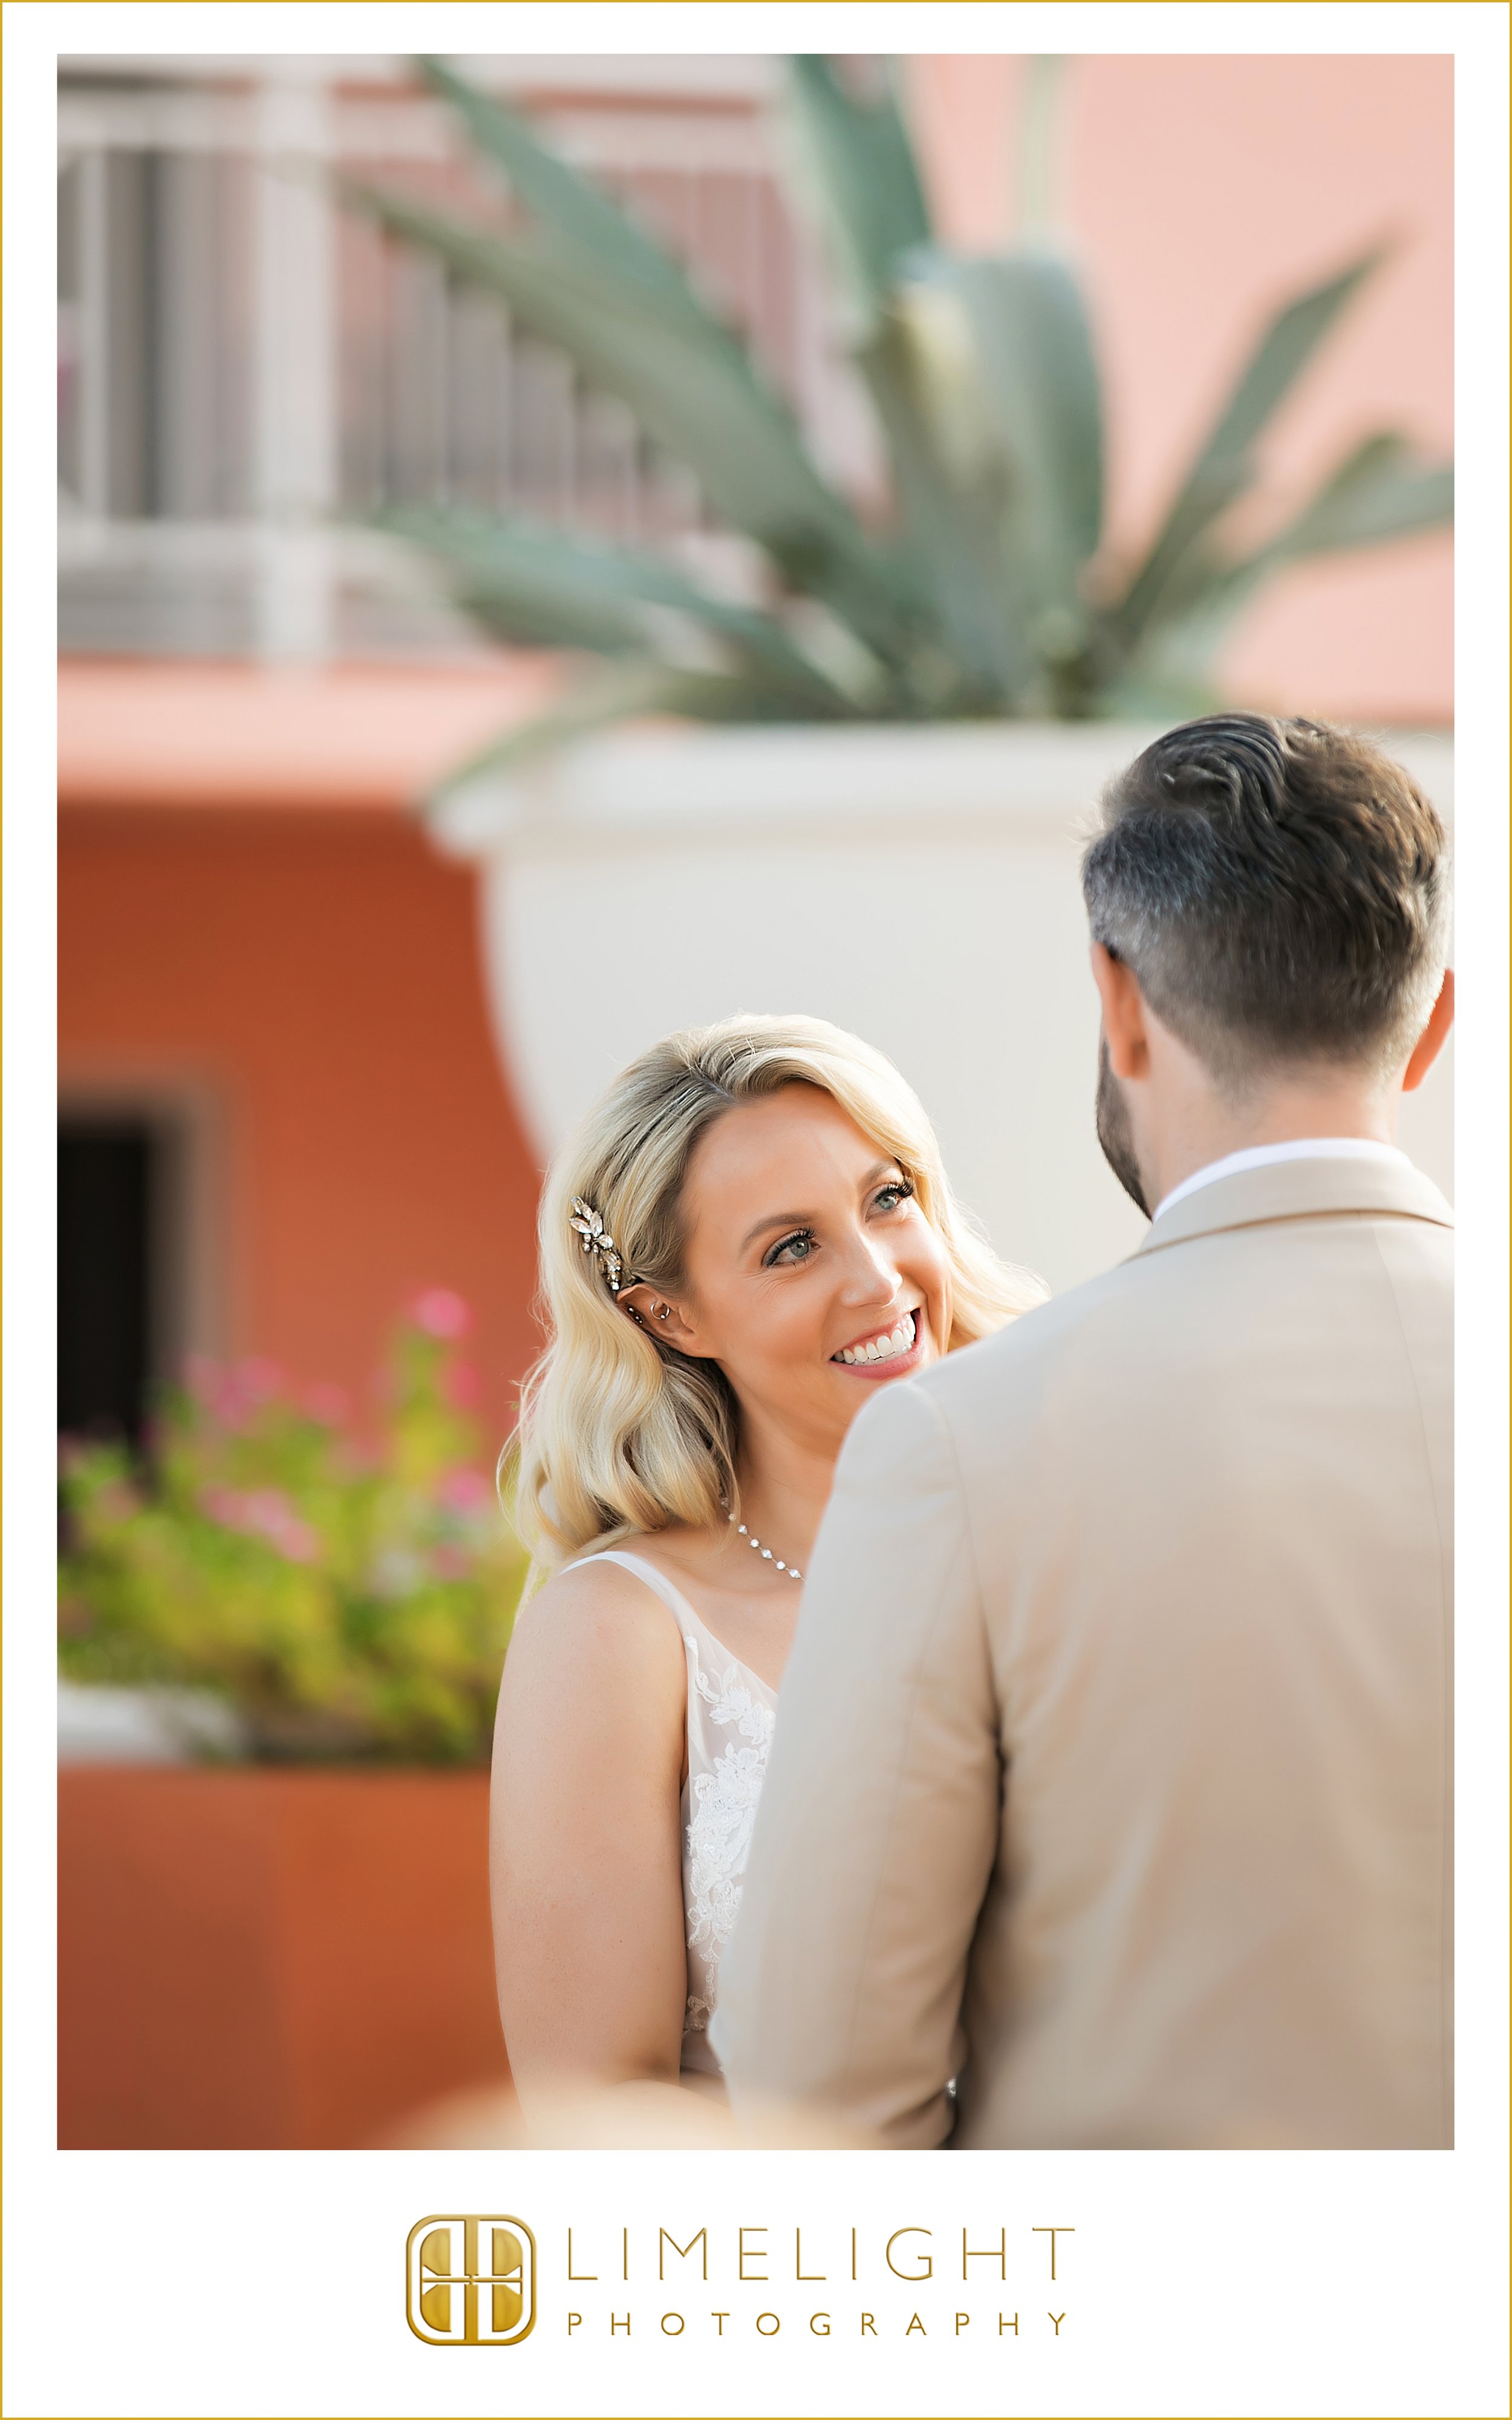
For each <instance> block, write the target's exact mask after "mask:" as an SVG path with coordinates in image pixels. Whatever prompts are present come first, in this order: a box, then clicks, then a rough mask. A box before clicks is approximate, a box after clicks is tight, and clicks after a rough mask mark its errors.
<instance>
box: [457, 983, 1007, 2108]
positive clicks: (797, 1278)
mask: <svg viewBox="0 0 1512 2420" xmlns="http://www.w3.org/2000/svg"><path fill="white" fill-rule="evenodd" d="M541 1266H542V1272H543V1279H544V1292H545V1299H546V1305H547V1309H548V1314H549V1320H550V1329H551V1341H550V1342H549V1344H548V1348H547V1351H546V1352H545V1354H544V1355H543V1357H542V1358H541V1360H540V1362H539V1363H538V1364H537V1366H536V1368H535V1370H534V1371H533V1373H532V1376H531V1378H530V1380H529V1382H528V1385H527V1388H526V1393H525V1402H524V1407H523V1412H522V1418H521V1423H520V1432H519V1439H518V1444H519V1473H518V1492H519V1511H520V1517H521V1519H522V1522H523V1524H524V1526H525V1528H526V1530H527V1534H528V1535H529V1536H530V1539H531V1542H532V1545H533V1548H534V1551H535V1556H536V1564H537V1574H538V1575H544V1576H545V1585H544V1586H542V1587H540V1589H539V1592H538V1593H537V1594H535V1595H534V1596H533V1597H532V1601H531V1602H530V1603H529V1605H528V1606H526V1608H525V1610H524V1611H523V1612H522V1614H521V1616H520V1618H519V1621H518V1622H517V1627H516V1631H515V1637H514V1640H513V1642H512V1644H511V1647H510V1652H509V1658H508V1663H507V1666H506V1669H505V1672H504V1678H503V1684H502V1687H501V1692H500V1698H499V1716H498V1728H497V1733H496V1743H495V1754H494V1783H493V1900H494V1931H495V1940H496V1944H497V1951H498V1965H499V1994H500V2005H501V2012H502V2016H503V2024H504V2033H505V2037H506V2040H507V2042H508V2045H509V2053H510V2058H511V2063H512V2066H513V2069H514V2073H515V2077H516V2081H517V2086H518V2087H519V2090H520V2093H521V2097H522V2100H523V2102H524V2103H525V2106H526V2109H527V2112H528V2113H529V2112H530V2110H531V2107H532V2101H534V2102H537V2103H542V2104H544V2102H548V2101H549V2100H550V2099H551V2097H552V2096H553V2094H555V2095H558V2096H560V2095H561V2094H563V2093H569V2094H570V2093H573V2092H581V2091H584V2090H588V2091H597V2090H600V2089H603V2088H607V2087H611V2086H625V2085H637V2084H640V2085H661V2086H668V2085H676V2084H677V2083H678V2082H679V2081H681V2083H682V2084H683V2085H684V2086H691V2087H693V2088H694V2089H695V2090H701V2091H704V2092H712V2093H714V2094H716V2095H717V2094H718V2093H719V2092H720V2091H721V2089H722V2086H721V2084H720V2080H719V2070H718V2062H717V2059H716V2057H715V2055H714V2052H713V2050H712V2049H711V2047H710V2044H709V2040H708V2019H709V2015H710V2012H711V2010H712V2009H713V2006H714V2001H715V1996H716V1993H717V1985H718V1966H719V1955H720V1951H721V1949H722V1947H723V1946H724V1943H725V1941H726V1940H727V1938H728V1936H729V1933H730V1930H731V1927H732V1925H733V1921H734V1916H735V1912H736V1908H737V1906H738V1904H739V1897H740V1885H741V1877H742V1874H743V1873H744V1870H745V1865H746V1856H747V1851H748V1843H749V1838H750V1832H751V1826H752V1823H753V1820H754V1816H755V1810H756V1804H757V1799H758V1796H759V1793H760V1790H761V1784H762V1776H763V1774H764V1769H765V1763H766V1754H767V1748H768V1745H769V1742H770V1739H771V1735H772V1728H773V1722H774V1718H775V1715H776V1712H777V1703H778V1688H779V1683H780V1681H781V1678H782V1668H783V1664H784V1662H785V1661H786V1658H787V1653H788V1650H789V1647H790V1646H791V1644H792V1639H793V1633H794V1626H795V1622H796V1620H797V1614H798V1606H799V1601H800V1593H801V1582H802V1577H803V1570H804V1566H805V1564H806V1563H807V1561H808V1558H809V1553H810V1547H811V1545H812V1544H813V1539H814V1534H815V1532H816V1530H817V1529H818V1527H819V1522H820V1518H821V1515H822V1514H823V1512H824V1509H825V1498H826V1497H827V1496H828V1494H829V1488H830V1481H831V1477H832V1475H833V1471H834V1466H835V1461H836V1457H837V1455H838V1454H839V1451H840V1449H841V1442H842V1441H843V1438H844V1436H845V1433H846V1430H847V1429H848V1428H849V1426H850V1423H851V1421H852V1420H853V1419H855V1417H856V1413H857V1412H858V1411H859V1410H860V1408H861V1406H862V1405H863V1404H865V1403H866V1402H867V1401H868V1400H869V1399H870V1398H871V1397H872V1395H873V1394H874V1392H875V1391H876V1389H877V1388H879V1387H885V1386H892V1385H896V1384H898V1383H899V1382H901V1381H902V1380H903V1379H905V1378H907V1377H909V1376H910V1375H911V1374H912V1373H914V1372H915V1371H917V1370H919V1369H922V1368H924V1367H925V1366H926V1365H927V1364H928V1363H930V1362H931V1361H933V1360H936V1359H937V1358H938V1357H939V1356H940V1355H941V1354H943V1353H949V1352H954V1351H955V1350H956V1349H957V1348H958V1347H959V1346H961V1345H963V1344H969V1343H972V1342H974V1341H975V1340H976V1339H978V1338H979V1337H982V1336H985V1335H988V1334H989V1333H991V1332H992V1331H993V1330H994V1329H995V1328H998V1327H1000V1326H1002V1325H1003V1324H1004V1323H1005V1322H1006V1321H1007V1320H1010V1319H1011V1318H1012V1317H1013V1316H1014V1314H1015V1313H1016V1312H1018V1311H1024V1310H1026V1309H1027V1308H1029V1307H1030V1306H1031V1305H1032V1304H1033V1303H1035V1302H1037V1301H1038V1300H1039V1299H1040V1298H1041V1294H1042V1289H1041V1287H1040V1285H1039V1283H1038V1281H1037V1280H1034V1279H1032V1278H1030V1277H1028V1276H1027V1275H1026V1272H1024V1271H1023V1270H1020V1269H1014V1268H1010V1267H1008V1266H1006V1265H1005V1264H1003V1263H1002V1262H1000V1261H998V1260H997V1259H996V1258H995V1256H994V1254H993V1253H992V1252H991V1251H990V1250H989V1249H988V1248H987V1247H986V1245H985V1244H984V1243H982V1242H981V1241H980V1238H979V1237H977V1236H976V1235H975V1234H973V1233H971V1231H970V1229H969V1228H968V1227H967V1226H966V1225H965V1223H964V1220H963V1218H962V1214H961V1212H960V1211H959V1209H958V1208H957V1207H956V1205H955V1203H954V1202H953V1201H952V1199H951V1195H950V1190H949V1184H948V1182H947V1180H946V1176H945V1171H944V1169H943V1168H942V1166H941V1163H940V1156H939V1150H938V1147H937V1145H936V1143H935V1140H934V1136H933V1132H932V1130H931V1128H930V1125H929V1122H928V1120H927V1119H926V1118H925V1116H924V1113H923V1111H922V1109H920V1107H919V1105H918V1101H917V1100H916V1098H915V1097H914V1094H912V1093H911V1092H910V1091H909V1089H908V1087H907V1085H906V1084H905V1083H904V1082H903V1078H901V1077H900V1076H899V1074H898V1073H897V1070H896V1069H895V1068H894V1067H892V1066H891V1065H890V1064H889V1063H888V1062H887V1060H886V1059H884V1058H883V1057H882V1056H881V1054H880V1053H879V1052H878V1051H875V1050H872V1049H871V1048H869V1047H867V1045H866V1044H865V1043H863V1042H859V1041H857V1040H856V1037H855V1036H854V1035H853V1034H849V1033H844V1032H841V1031H840V1030H839V1029H838V1028H837V1027H835V1026H832V1025H826V1024H825V1023H823V1022H821V1021H820V1020H819V1019H818V1018H814V1017H758V1016H749V1017H740V1018H733V1019H731V1020H730V1021H729V1022H727V1023H724V1024H720V1025H716V1026H709V1027H705V1028H703V1029H702V1030H701V1031H697V1032H686V1033H675V1034H672V1035H671V1036H670V1037H669V1039H668V1040H667V1041H665V1042H662V1043H659V1044H658V1045H657V1046H656V1048H655V1049H652V1050H648V1051H647V1052H646V1053H645V1054H644V1056H643V1057H641V1058H640V1059H638V1060H636V1061H635V1063H633V1064H632V1065H631V1066H629V1067H627V1068H626V1069H625V1073H624V1074H623V1075H622V1076H621V1077H620V1078H619V1079H618V1081H617V1082H616V1083H614V1084H613V1085H611V1086H610V1088H609V1092H608V1093H607V1094H605V1095H604V1097H603V1098H602V1100H600V1102H599V1103H598V1105H597V1107H596V1108H595V1109H594V1110H593V1111H592V1113H591V1114H590V1116H589V1117H588V1119H587V1121H586V1122H585V1124H584V1125H583V1126H582V1128H581V1130H580V1132H579V1135H578V1136H577V1138H576V1140H574V1141H573V1142H572V1143H571V1144H570V1145H569V1146H568V1147H567V1149H566V1150H565V1151H564V1152H563V1155H562V1156H561V1158H560V1159H559V1161H558V1162H557V1165H556V1166H555V1168H554V1169H553V1170H552V1171H551V1174H550V1177H549V1179H548V1184H547V1187H546V1192H545V1199H544V1202H543V1204H542V1211H541ZM817 1846H818V1844H816V1848H817Z"/></svg>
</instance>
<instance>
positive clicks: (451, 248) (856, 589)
mask: <svg viewBox="0 0 1512 2420" xmlns="http://www.w3.org/2000/svg"><path fill="white" fill-rule="evenodd" d="M341 190H342V191H343V193H344V194H345V196H346V198H347V201H348V202H349V203H350V204H351V205H352V207H353V208H355V209H361V210H363V211H365V212H366V213H367V214H368V215H369V216H370V217H372V218H374V219H375V220H377V221H378V224H379V225H382V226H384V227H386V228H387V229H388V231H389V232H390V233H391V234H393V235H395V236H398V237H400V238H401V239H403V240H406V241H408V242H410V243H413V244H415V245H417V246H418V247H419V248H420V249H422V250H423V251H425V252H428V253H429V254H430V255H431V256H432V257H434V258H436V259H439V260H440V261H441V262H442V263H443V264H444V266H445V267H446V268H447V269H448V271H450V272H451V274H452V275H453V276H455V277H456V278H457V279H458V280H460V281H463V282H465V283H468V284H471V285H473V286H478V287H484V288H486V290H488V291H490V292H492V293H494V294H496V295H497V296H499V297H500V298H501V300H502V301H503V302H505V303H506V304H507V305H508V307H509V309H510V310H511V312H512V313H514V315H515V316H516V317H517V318H519V319H520V320H522V321H523V322H524V324H525V325H526V326H527V327H529V328H531V329H532V332H533V333H534V334H537V335H539V336H542V337H544V338H546V339H547V341H548V343H551V344H554V345H556V346H558V347H560V349H562V351H563V352H564V353H566V354H567V355H568V357H569V359H570V360H571V361H573V362H574V363H575V365H577V367H578V368H579V370H580V371H581V372H582V374H583V375H584V377H585V378H586V379H587V380H589V382H590V383H591V384H592V385H594V386H595V387H598V388H599V389H601V390H602V391H603V392H605V393H607V394H610V395H616V396H619V397H620V398H621V399H622V400H623V401H624V402H625V403H626V404H627V405H628V406H629V408H630V410H631V411H632V412H633V413H634V415H635V418H636V420H637V422H638V423H639V425H640V427H641V429H642V430H643V431H644V433H645V434H646V435H647V436H648V437H650V438H651V439H652V440H653V441H654V442H656V443H657V444H658V445H660V446H662V447H663V448H664V449H665V451H666V452H667V453H668V454H670V455H671V456H672V457H673V458H675V459H676V460H678V461H680V462H682V463H684V464H686V465H687V468H688V469H689V470H691V471H692V472H693V473H695V475H696V476H697V478H698V479H699V482H700V484H701V486H702V489H703V492H704V494H705V496H706V497H707V499H708V501H709V503H710V504H712V506H713V507H714V510H715V511H716V513H717V514H718V515H719V517H720V518H721V519H722V520H725V521H726V522H728V523H729V524H730V525H731V526H733V528H735V529H739V530H744V531H745V532H746V533H747V534H748V535H749V536H751V537H753V538H755V539H756V540H757V542H758V544H760V545H761V546H763V547H764V549H765V550H766V551H767V552H768V553H769V554H770V555H771V557H772V559H773V561H774V563H775V564H776V565H777V566H778V567H779V570H780V571H781V573H782V575H783V577H784V578H785V579H786V580H787V581H788V582H789V583H790V585H792V586H793V587H795V588H797V589H800V590H807V591H809V592H810V593H812V594H814V595H816V596H820V597H824V598H825V600H826V602H828V603H829V604H830V605H832V606H833V607H834V608H835V610H836V611H837V612H839V613H841V614H843V615H844V616H845V617H846V618H847V619H849V620H850V621H852V622H853V623H854V624H855V626H856V628H857V630H859V631H860V633H861V635H862V636H863V637H864V638H865V639H866V640H867V642H868V644H871V645H872V646H873V647H874V648H876V649H877V650H878V652H879V653H881V654H882V655H883V656H884V657H885V658H887V659H891V660H897V659H899V658H901V656H902V655H903V652H904V650H905V646H906V628H905V620H904V613H905V605H906V600H905V599H904V598H903V597H901V596H900V595H899V594H898V593H897V590H896V585H895V582H893V581H892V579H891V578H890V576H889V572H888V569H887V564H886V561H885V559H884V558H883V557H882V556H881V555H879V554H878V553H877V551H875V550H874V549H872V547H871V546H870V545H869V543H868V541H867V539H866V536H865V535H864V534H863V532H862V530H861V527H860V524H859V522H858V521H857V520H856V516H855V514H854V513H853V511H852V510H851V507H850V506H849V504H846V503H844V502H843V500H842V499H841V497H840V496H839V495H837V493H836V492H835V490H834V489H832V488H830V487H829V486H828V485H827V484H826V483H825V480H823V479H822V478H821V477H820V474H819V473H818V472H817V471H816V470H815V468H814V466H813V464H812V462H811V461H810V458H809V456H808V454H807V453H806V452H805V450H804V445H803V441H802V439H801V437H800V435H799V433H798V429H797V426H796V424H795V421H794V419H793V416H792V414H791V413H790V412H789V411H788V410H787V408H786V406H785V405H783V404H782V403H780V402H779V400H778V398H777V397H776V396H774V395H773V394H772V392H771V390H770V389H769V388H768V387H766V386H765V385H764V382H763V381H762V380H760V379H759V377H758V375H757V373H756V370H755V368H754V366H753V365H752V364H751V363H750V361H749V360H748V357H747V356H746V355H745V354H744V353H743V351H742V350H741V349H740V347H739V346H738V345H737V344H736V343H735V341H734V339H733V337H732V336H731V335H730V334H729V333H728V331H726V330H724V329H722V328H720V327H719V326H718V325H717V322H715V321H713V320H712V319H708V320H701V321H697V322H694V321H690V320H689V318H687V313H686V312H685V310H684V309H683V307H682V306H681V304H678V303H666V304H664V303H662V302H658V301H657V300H656V298H655V297H653V296H651V295H650V294H649V293H648V291H647V290H646V289H644V288H640V289H639V290H638V289H637V288H636V287H633V286H631V285H629V284H627V283H626V281H625V280H624V279H623V278H620V277H618V276H616V275H615V273H614V271H613V268H612V264H609V263H606V262H605V261H604V260H603V259H601V258H600V257H599V256H598V255H597V254H595V253H593V252H590V251H589V250H588V249H587V247H585V246H582V245H579V244H577V243H571V242H568V241H567V240H564V239H563V238H562V237H561V236H559V235H554V234H552V233H551V232H549V231H548V230H545V229H536V230H534V231H532V234H531V235H529V236H527V237H522V238H519V239H512V238H509V237H504V236H500V235H498V234H497V233H495V232H493V231H491V230H487V229H484V228H480V227H475V226H471V225H468V224H467V223H466V222H465V221H461V220H457V219H455V218H453V217H452V216H450V215H449V214H447V213H445V212H442V211H439V210H436V209H431V208H430V207H429V206H428V205H426V204H424V203H420V202H417V201H414V200H411V199H410V198H409V196H408V195H405V194H396V193H392V192H389V191H386V190H385V189H383V188H380V187H375V186H372V185H369V184H365V183H363V182H361V181H356V180H351V179H347V180H346V181H345V182H344V184H343V186H342V189H341Z"/></svg>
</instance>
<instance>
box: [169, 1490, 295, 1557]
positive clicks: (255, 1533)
mask: <svg viewBox="0 0 1512 2420" xmlns="http://www.w3.org/2000/svg"><path fill="white" fill-rule="evenodd" d="M199 1500H200V1506H201V1509H202V1511H204V1512H208V1514H209V1516H210V1519H211V1520H212V1521H218V1522H219V1523H220V1525H221V1527H222V1528H223V1529H236V1530H239V1532H240V1534H241V1536H242V1537H244V1538H261V1539H262V1540H263V1541H264V1542H265V1544H268V1545H270V1546H271V1547H273V1548H274V1550H275V1551H276V1552H277V1553H278V1554H281V1555H282V1556H283V1557H284V1559H285V1561H286V1562H291V1563H313V1562H314V1561H315V1559H316V1556H317V1555H318V1554H319V1552H320V1541H319V1539H318V1537H317V1536H316V1533H315V1531H314V1530H313V1529H312V1528H310V1526H309V1524H308V1523H307V1522H305V1521H301V1519H300V1516H299V1514H298V1512H296V1511H295V1509H294V1507H293V1505H292V1504H291V1503H290V1502H289V1499H288V1497H286V1496H285V1494H284V1493H283V1491H282V1489H280V1488H277V1487H257V1488H254V1489H252V1490H251V1492H250V1493H248V1494H245V1495H243V1494H241V1493H240V1492H239V1490H237V1489H236V1488H234V1487H207V1488H206V1489H205V1490H204V1491H203V1493H202V1494H201V1497H200V1499H199Z"/></svg>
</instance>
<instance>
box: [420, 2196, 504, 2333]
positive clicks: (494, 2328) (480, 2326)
mask: <svg viewBox="0 0 1512 2420" xmlns="http://www.w3.org/2000/svg"><path fill="white" fill-rule="evenodd" d="M405 2266H406V2271H407V2281H406V2301H405V2308H406V2311H407V2313H408V2316H409V2325H410V2327H411V2328H412V2329H413V2330H414V2332H415V2335H417V2336H418V2337H419V2338H420V2340H421V2343H422V2344H433V2345H512V2344H522V2343H523V2342H524V2340H525V2338H526V2337H527V2336H528V2335H530V2332H531V2330H532V2328H533V2327H534V2325H535V2238H534V2236H533V2235H532V2233H531V2230H530V2228H529V2227H528V2226H526V2225H525V2222H524V2220H523V2219H518V2218H498V2217H482V2218H479V2217H464V2216H462V2215H461V2214H459V2213H458V2214H454V2215H451V2216H447V2217H440V2218H423V2219H421V2220H420V2221H419V2223H418V2225H416V2226H412V2227H411V2228H410V2229H409V2243H408V2244H407V2245H406V2247H405Z"/></svg>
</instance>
